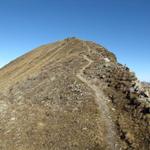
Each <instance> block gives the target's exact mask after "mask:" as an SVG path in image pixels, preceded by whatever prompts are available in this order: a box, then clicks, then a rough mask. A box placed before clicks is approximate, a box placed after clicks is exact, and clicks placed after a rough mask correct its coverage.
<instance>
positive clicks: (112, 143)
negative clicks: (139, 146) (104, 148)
mask: <svg viewBox="0 0 150 150" xmlns="http://www.w3.org/2000/svg"><path fill="white" fill-rule="evenodd" d="M87 48H88V51H89V52H90V48H89V47H88V46H87ZM83 58H84V59H85V60H86V61H87V62H88V64H87V65H85V66H84V67H83V68H81V69H80V70H79V73H77V75H76V76H77V77H78V78H79V79H80V80H81V81H82V82H84V83H85V84H86V85H87V86H88V87H90V88H91V89H92V90H93V91H94V93H95V101H96V103H97V104H98V106H99V110H100V112H101V118H102V121H103V123H104V125H105V127H106V131H107V133H106V139H105V140H106V142H107V145H108V149H109V150H118V149H119V147H118V144H117V142H116V141H117V140H116V139H117V136H116V131H115V125H114V123H113V121H112V119H111V115H110V112H109V107H108V104H107V101H108V100H107V98H106V96H105V95H104V94H103V92H102V89H100V85H95V84H94V83H95V82H96V80H94V81H92V80H90V81H89V80H87V79H86V78H85V77H84V71H85V70H86V69H87V68H88V67H89V66H90V65H91V64H92V63H93V60H91V59H89V58H88V57H87V56H86V55H83Z"/></svg>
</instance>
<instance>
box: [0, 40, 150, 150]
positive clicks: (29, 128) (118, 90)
mask: <svg viewBox="0 0 150 150" xmlns="http://www.w3.org/2000/svg"><path fill="white" fill-rule="evenodd" d="M106 58H107V59H106ZM136 81H137V78H136V77H135V75H134V73H133V72H131V71H130V69H129V68H127V67H125V66H123V65H121V64H119V63H118V62H117V59H116V57H115V55H114V54H113V53H111V52H109V51H108V50H106V49H105V48H104V47H102V46H101V45H98V44H95V43H93V42H89V41H82V40H79V39H76V38H68V39H65V40H63V41H58V42H56V43H53V44H48V45H44V46H41V47H39V48H37V49H35V50H33V51H31V52H29V53H27V54H25V55H23V56H21V57H19V58H18V59H16V60H14V61H12V62H11V63H9V64H8V65H6V66H5V67H3V68H2V69H0V150H63V149H64V150H149V148H150V101H149V98H145V97H139V95H138V94H136V93H132V94H130V95H129V93H128V90H129V88H130V87H131V86H132V84H133V83H135V82H136Z"/></svg>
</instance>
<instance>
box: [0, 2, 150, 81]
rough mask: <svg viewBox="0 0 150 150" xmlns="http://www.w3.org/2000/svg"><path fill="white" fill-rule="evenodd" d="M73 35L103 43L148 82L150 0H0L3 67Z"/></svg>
mask: <svg viewBox="0 0 150 150" xmlns="http://www.w3.org/2000/svg"><path fill="white" fill-rule="evenodd" d="M71 36H76V37H78V38H81V39H86V40H92V41H95V42H97V43H99V44H102V45H103V46H105V47H106V48H108V49H109V50H111V51H112V52H114V53H115V54H116V55H117V57H118V61H119V62H121V63H123V64H127V65H128V66H129V67H130V68H131V69H132V70H134V71H135V72H136V74H137V76H138V77H139V78H140V79H141V80H146V81H150V0H0V66H3V65H5V64H6V63H8V62H9V61H10V60H12V59H14V58H16V57H18V56H20V55H22V54H24V53H25V52H27V51H29V50H31V49H33V48H35V47H37V46H40V45H42V44H45V43H50V42H53V41H55V40H61V39H64V38H66V37H71Z"/></svg>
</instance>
